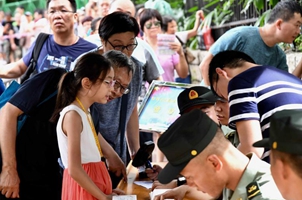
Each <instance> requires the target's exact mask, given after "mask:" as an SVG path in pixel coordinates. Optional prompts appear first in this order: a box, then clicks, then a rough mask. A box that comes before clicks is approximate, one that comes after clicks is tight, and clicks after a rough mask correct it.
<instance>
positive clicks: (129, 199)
mask: <svg viewBox="0 0 302 200" xmlns="http://www.w3.org/2000/svg"><path fill="white" fill-rule="evenodd" d="M112 200H137V199H136V195H119V196H113V198H112Z"/></svg>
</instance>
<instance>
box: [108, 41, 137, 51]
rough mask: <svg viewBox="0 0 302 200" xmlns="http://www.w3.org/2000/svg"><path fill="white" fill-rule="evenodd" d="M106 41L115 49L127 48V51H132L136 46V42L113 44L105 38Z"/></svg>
mask: <svg viewBox="0 0 302 200" xmlns="http://www.w3.org/2000/svg"><path fill="white" fill-rule="evenodd" d="M107 42H108V43H109V44H110V45H111V46H112V47H113V49H114V50H117V51H124V49H127V50H128V51H133V50H134V49H135V48H136V47H137V42H136V43H135V44H129V45H127V46H124V45H116V46H114V45H113V44H112V43H111V42H110V41H109V40H107Z"/></svg>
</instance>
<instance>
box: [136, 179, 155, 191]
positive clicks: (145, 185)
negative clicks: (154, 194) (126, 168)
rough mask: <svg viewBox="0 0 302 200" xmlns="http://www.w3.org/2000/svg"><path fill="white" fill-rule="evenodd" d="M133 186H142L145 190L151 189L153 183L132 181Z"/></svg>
mask: <svg viewBox="0 0 302 200" xmlns="http://www.w3.org/2000/svg"><path fill="white" fill-rule="evenodd" d="M134 184H136V185H140V186H143V187H145V188H147V189H151V188H152V184H153V181H134Z"/></svg>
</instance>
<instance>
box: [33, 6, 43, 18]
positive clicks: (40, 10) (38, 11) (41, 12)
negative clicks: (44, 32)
mask: <svg viewBox="0 0 302 200" xmlns="http://www.w3.org/2000/svg"><path fill="white" fill-rule="evenodd" d="M34 13H38V14H39V15H41V16H42V17H44V10H43V9H40V8H38V9H36V10H35V11H34Z"/></svg>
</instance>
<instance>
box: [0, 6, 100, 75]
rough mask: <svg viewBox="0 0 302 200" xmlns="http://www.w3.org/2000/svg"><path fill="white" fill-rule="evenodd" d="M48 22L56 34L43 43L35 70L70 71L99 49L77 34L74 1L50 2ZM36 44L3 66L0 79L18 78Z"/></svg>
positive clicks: (27, 63) (24, 69)
mask: <svg viewBox="0 0 302 200" xmlns="http://www.w3.org/2000/svg"><path fill="white" fill-rule="evenodd" d="M47 12H48V19H49V23H50V26H51V30H52V32H53V34H52V35H50V36H49V37H48V39H47V40H46V41H45V42H44V45H43V47H42V49H41V52H40V55H39V57H38V60H37V66H36V71H37V72H38V73H40V72H43V71H45V70H48V69H51V68H55V67H61V68H65V69H67V70H70V65H71V63H72V62H74V60H75V59H76V58H77V57H78V56H80V55H81V54H83V53H85V52H88V51H90V50H92V49H94V48H96V46H95V45H94V44H92V43H90V42H87V41H85V40H83V39H82V38H80V37H78V36H77V35H76V34H75V33H74V24H75V22H76V19H77V17H78V16H77V13H76V2H75V0H48V1H47ZM34 46H35V43H34V44H33V45H32V46H31V47H30V49H29V50H28V52H27V54H26V55H25V56H24V57H23V58H21V59H20V60H19V61H17V62H14V63H11V64H8V65H6V66H2V67H0V77H1V78H18V77H20V76H21V75H22V74H23V73H25V71H26V69H27V67H28V66H29V64H30V60H31V57H32V52H33V49H34Z"/></svg>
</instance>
